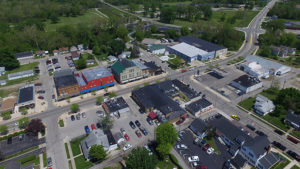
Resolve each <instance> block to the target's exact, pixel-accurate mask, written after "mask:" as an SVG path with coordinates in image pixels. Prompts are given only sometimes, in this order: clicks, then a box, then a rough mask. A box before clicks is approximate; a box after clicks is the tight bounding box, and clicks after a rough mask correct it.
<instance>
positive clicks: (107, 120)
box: [101, 115, 114, 130]
mask: <svg viewBox="0 0 300 169" xmlns="http://www.w3.org/2000/svg"><path fill="white" fill-rule="evenodd" d="M101 125H102V127H103V129H105V130H109V129H111V128H112V127H113V125H114V121H113V120H112V119H111V118H110V116H109V115H107V116H106V117H105V118H104V119H103V120H102V121H101Z"/></svg>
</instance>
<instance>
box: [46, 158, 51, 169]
mask: <svg viewBox="0 0 300 169" xmlns="http://www.w3.org/2000/svg"><path fill="white" fill-rule="evenodd" d="M47 164H48V167H51V166H52V158H51V157H48V158H47Z"/></svg>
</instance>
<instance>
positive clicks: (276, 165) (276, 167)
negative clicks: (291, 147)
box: [271, 160, 290, 169]
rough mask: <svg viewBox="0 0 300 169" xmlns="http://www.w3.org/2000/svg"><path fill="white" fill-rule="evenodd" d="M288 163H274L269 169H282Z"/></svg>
mask: <svg viewBox="0 0 300 169" xmlns="http://www.w3.org/2000/svg"><path fill="white" fill-rule="evenodd" d="M289 163H290V161H289V160H286V161H282V162H281V161H280V162H278V163H276V164H275V165H274V166H273V167H271V169H284V167H286V166H287V165H288V164H289Z"/></svg>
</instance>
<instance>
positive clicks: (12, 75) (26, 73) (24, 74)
mask: <svg viewBox="0 0 300 169" xmlns="http://www.w3.org/2000/svg"><path fill="white" fill-rule="evenodd" d="M33 75H34V72H33V70H25V71H22V72H17V73H10V74H8V75H7V77H8V80H15V79H21V78H25V77H30V76H33Z"/></svg>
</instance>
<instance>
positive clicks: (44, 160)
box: [43, 152, 47, 167]
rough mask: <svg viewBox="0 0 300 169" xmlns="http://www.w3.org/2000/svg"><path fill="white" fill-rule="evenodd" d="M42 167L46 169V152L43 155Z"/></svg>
mask: <svg viewBox="0 0 300 169" xmlns="http://www.w3.org/2000/svg"><path fill="white" fill-rule="evenodd" d="M43 165H44V167H47V154H46V152H45V153H43Z"/></svg>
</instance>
